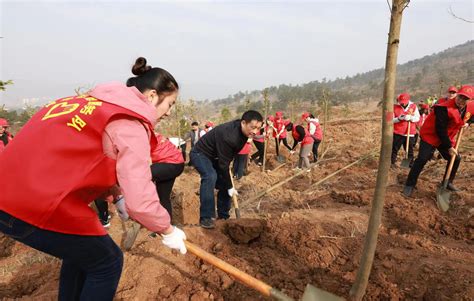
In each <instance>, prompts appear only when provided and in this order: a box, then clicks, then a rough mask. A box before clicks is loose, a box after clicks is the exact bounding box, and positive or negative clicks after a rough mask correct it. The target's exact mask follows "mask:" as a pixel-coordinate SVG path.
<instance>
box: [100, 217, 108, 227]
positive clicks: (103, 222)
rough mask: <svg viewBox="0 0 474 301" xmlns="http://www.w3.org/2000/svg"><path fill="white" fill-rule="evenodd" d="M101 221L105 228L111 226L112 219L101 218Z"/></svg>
mask: <svg viewBox="0 0 474 301" xmlns="http://www.w3.org/2000/svg"><path fill="white" fill-rule="evenodd" d="M100 223H101V224H102V226H103V227H104V228H108V227H110V219H107V220H103V219H100Z"/></svg>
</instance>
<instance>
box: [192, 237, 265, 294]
mask: <svg viewBox="0 0 474 301" xmlns="http://www.w3.org/2000/svg"><path fill="white" fill-rule="evenodd" d="M184 243H185V244H186V248H187V249H188V251H189V252H190V253H192V254H194V255H196V256H197V257H199V258H201V259H202V260H204V261H205V262H207V263H209V264H211V265H213V266H215V267H217V268H219V269H221V270H223V271H224V272H226V273H228V274H229V275H232V276H233V277H234V278H236V279H237V280H239V281H240V282H242V283H243V284H245V285H247V286H249V287H251V288H253V289H255V290H257V291H259V292H260V293H262V294H263V295H265V296H269V297H270V296H271V290H272V287H271V286H270V285H268V284H266V283H265V282H263V281H260V280H258V279H257V278H255V277H253V276H250V275H249V274H247V273H245V272H243V271H241V270H239V269H237V268H236V267H234V266H232V265H230V264H228V263H227V262H225V261H223V260H221V259H219V258H217V257H216V256H214V255H212V254H210V253H208V252H206V251H204V250H203V249H201V248H200V247H198V246H196V245H195V244H193V243H190V242H189V241H187V240H185V241H184Z"/></svg>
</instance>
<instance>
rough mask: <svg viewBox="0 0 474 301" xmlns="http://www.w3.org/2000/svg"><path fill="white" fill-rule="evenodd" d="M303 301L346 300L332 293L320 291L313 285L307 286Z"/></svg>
mask: <svg viewBox="0 0 474 301" xmlns="http://www.w3.org/2000/svg"><path fill="white" fill-rule="evenodd" d="M301 300H302V301H343V300H344V299H343V298H341V297H338V296H336V295H334V294H332V293H330V292H327V291H324V290H322V289H319V288H317V287H315V286H313V285H311V284H308V285H306V289H305V290H304V294H303V298H302V299H301Z"/></svg>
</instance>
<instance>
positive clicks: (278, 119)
mask: <svg viewBox="0 0 474 301" xmlns="http://www.w3.org/2000/svg"><path fill="white" fill-rule="evenodd" d="M288 122H289V121H287V120H285V119H283V112H281V111H278V112H276V113H275V119H274V128H275V130H274V131H273V138H275V149H276V155H277V159H278V160H279V161H283V160H284V158H283V156H280V143H281V142H282V141H283V145H284V146H285V147H286V148H287V149H288V150H289V151H291V147H290V146H289V145H288V141H287V140H286V135H287V133H286V126H287V125H288Z"/></svg>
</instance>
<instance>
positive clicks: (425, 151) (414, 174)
mask: <svg viewBox="0 0 474 301" xmlns="http://www.w3.org/2000/svg"><path fill="white" fill-rule="evenodd" d="M436 149H438V151H439V153H440V154H441V156H443V158H444V159H445V160H447V161H448V164H447V165H446V170H445V172H444V175H445V176H446V173H447V171H448V166H449V160H450V159H451V155H450V154H449V152H448V149H447V148H442V147H438V148H436V147H434V146H432V145H431V144H429V143H426V142H425V141H423V140H420V151H419V153H418V158H416V160H415V162H414V163H413V166H412V168H411V169H410V173H409V174H408V178H407V181H406V183H405V185H406V186H416V182H417V181H418V177H419V176H420V173H421V171H422V170H423V167H425V164H426V162H428V161H429V160H430V159H431V157H432V156H433V153H434V151H435V150H436ZM460 163H461V156H459V155H457V156H456V159H455V160H454V165H453V169H452V171H451V175H450V177H449V179H448V181H449V182H453V181H454V178H455V177H456V172H457V171H458V168H459V164H460Z"/></svg>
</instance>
